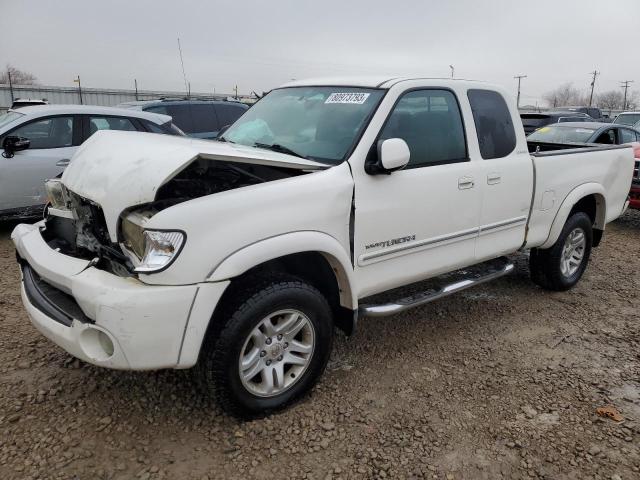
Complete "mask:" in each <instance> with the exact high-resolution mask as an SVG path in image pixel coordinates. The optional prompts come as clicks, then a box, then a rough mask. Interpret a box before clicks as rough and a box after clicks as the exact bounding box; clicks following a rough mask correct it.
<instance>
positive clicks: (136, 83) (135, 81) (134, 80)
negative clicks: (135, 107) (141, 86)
mask: <svg viewBox="0 0 640 480" xmlns="http://www.w3.org/2000/svg"><path fill="white" fill-rule="evenodd" d="M133 83H134V84H135V86H136V101H138V80H137V79H135V78H134V79H133Z"/></svg>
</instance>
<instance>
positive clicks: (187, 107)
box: [120, 99, 249, 139]
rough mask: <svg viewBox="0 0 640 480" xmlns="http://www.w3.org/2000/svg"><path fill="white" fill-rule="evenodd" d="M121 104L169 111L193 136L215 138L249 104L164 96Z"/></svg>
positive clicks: (149, 110)
mask: <svg viewBox="0 0 640 480" xmlns="http://www.w3.org/2000/svg"><path fill="white" fill-rule="evenodd" d="M120 107H125V108H134V109H137V110H143V111H145V112H154V113H161V114H163V115H169V116H170V117H171V118H172V119H173V124H174V125H176V126H178V127H179V128H180V129H181V130H182V131H183V132H184V133H186V134H187V135H188V136H190V137H195V138H206V139H214V138H216V137H217V136H218V132H220V130H222V128H224V127H227V126H229V125H231V124H232V123H233V122H235V121H236V120H237V119H238V118H239V117H240V116H241V115H242V114H243V113H244V112H246V111H247V109H248V108H249V107H248V106H247V105H245V104H243V103H240V102H234V101H229V100H180V99H162V100H148V101H139V102H128V103H123V104H121V105H120Z"/></svg>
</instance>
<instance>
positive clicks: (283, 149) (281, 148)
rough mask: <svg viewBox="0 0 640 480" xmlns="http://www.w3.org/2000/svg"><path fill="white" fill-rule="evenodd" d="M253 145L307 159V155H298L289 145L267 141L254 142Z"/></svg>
mask: <svg viewBox="0 0 640 480" xmlns="http://www.w3.org/2000/svg"><path fill="white" fill-rule="evenodd" d="M253 146H254V147H258V148H264V149H265V150H271V151H273V152H278V153H286V154H287V155H293V156H294V157H299V158H304V159H305V160H306V159H307V157H305V156H304V155H300V154H299V153H298V152H294V151H293V150H291V149H290V148H289V147H285V146H284V145H280V144H278V143H273V144H271V145H270V144H268V143H260V142H256V143H254V144H253Z"/></svg>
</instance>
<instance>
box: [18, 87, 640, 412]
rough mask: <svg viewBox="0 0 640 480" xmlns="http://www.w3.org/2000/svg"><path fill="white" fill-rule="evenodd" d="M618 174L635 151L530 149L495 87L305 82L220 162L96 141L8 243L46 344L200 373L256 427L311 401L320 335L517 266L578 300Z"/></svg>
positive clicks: (512, 109) (615, 196)
mask: <svg viewBox="0 0 640 480" xmlns="http://www.w3.org/2000/svg"><path fill="white" fill-rule="evenodd" d="M632 172H633V153H632V149H631V148H630V147H625V146H610V145H607V146H586V147H582V148H579V147H577V146H576V145H569V144H567V145H564V144H544V143H534V142H532V143H529V144H528V143H527V140H526V138H525V134H524V130H523V128H522V123H521V121H520V117H519V115H518V110H517V108H516V104H515V102H514V100H513V99H512V98H511V96H510V95H508V94H507V92H506V91H505V90H503V89H502V88H500V87H497V86H493V85H490V84H487V83H481V82H474V81H462V80H443V79H423V78H373V79H372V78H356V79H344V78H332V79H321V80H313V81H305V82H302V81H297V82H292V83H289V84H287V85H285V86H283V87H281V88H277V89H274V90H272V91H271V92H270V93H268V94H267V95H266V96H264V97H263V98H262V99H261V100H260V101H259V102H258V103H257V104H255V105H254V106H253V107H252V108H251V109H249V110H248V111H247V112H246V113H245V114H244V115H243V116H242V117H240V119H239V120H237V121H236V122H235V123H234V124H233V125H232V126H231V127H229V128H228V129H227V130H226V131H225V132H224V133H223V134H222V135H221V136H220V138H219V140H218V141H205V140H196V139H189V138H180V137H170V136H162V135H156V134H151V133H133V132H99V133H97V134H96V135H94V136H93V137H92V138H91V139H90V140H89V141H87V142H86V143H85V144H83V145H82V146H81V147H80V149H79V150H78V152H77V153H76V155H75V156H74V158H73V159H72V161H71V164H70V165H69V167H68V168H67V169H66V171H65V172H64V175H63V176H62V178H61V179H54V180H50V181H48V182H47V185H46V187H47V192H48V196H49V200H50V205H49V207H48V209H47V213H46V217H45V219H44V220H42V221H41V222H39V223H36V224H35V225H26V224H22V225H18V226H16V228H15V230H14V231H13V233H12V239H13V242H14V243H15V246H16V249H17V257H18V262H19V264H20V267H21V269H22V300H23V302H24V306H25V308H26V310H27V313H28V315H29V317H30V318H31V321H32V322H33V324H34V325H35V327H36V328H37V329H38V330H39V331H40V332H41V333H42V334H43V335H45V336H46V337H48V338H49V339H50V340H51V341H52V342H54V343H56V344H57V345H59V346H60V347H62V348H63V349H65V350H66V351H67V352H69V353H70V354H71V355H73V356H75V357H77V358H79V359H81V360H83V361H85V362H89V363H91V364H94V365H98V366H102V367H108V368H115V369H124V370H150V369H165V368H175V369H184V368H191V367H195V369H194V372H195V373H196V377H197V379H199V383H201V385H202V387H203V388H204V389H205V390H204V391H205V393H206V394H208V393H212V394H215V395H216V396H217V398H218V401H219V402H220V403H221V405H223V407H224V408H226V409H227V410H228V411H230V412H232V413H233V414H237V415H241V416H252V415H260V414H263V413H264V412H268V411H273V410H276V409H279V408H282V407H284V406H286V405H288V404H290V403H291V402H293V401H294V400H296V399H297V398H299V397H300V396H301V395H303V394H304V393H305V392H307V391H308V390H309V389H310V388H311V387H312V386H313V385H314V383H315V382H316V381H317V380H318V378H319V376H320V375H321V373H322V372H323V370H324V368H325V366H326V364H327V360H328V358H329V354H330V352H331V348H332V339H333V335H334V328H336V327H337V328H340V329H342V330H344V331H345V332H346V333H348V334H350V333H351V332H352V331H353V330H354V327H355V325H356V322H357V321H361V320H363V319H365V318H366V317H374V316H383V315H393V314H396V313H398V312H402V311H405V310H407V309H409V308H412V307H416V306H419V305H424V304H426V303H427V302H431V301H433V300H436V299H438V298H441V297H444V296H446V295H450V294H452V293H455V292H458V291H460V290H463V289H466V288H469V287H472V286H473V285H477V284H480V283H483V282H487V281H489V280H492V279H495V278H498V277H501V276H503V275H505V274H507V273H509V272H510V271H511V270H512V269H513V268H514V266H513V264H512V263H511V261H510V259H511V258H512V257H508V256H507V255H509V254H513V253H515V252H528V254H529V266H530V271H531V277H532V279H533V282H535V283H536V284H537V285H539V286H540V287H542V288H545V289H548V290H556V291H559V290H567V289H569V288H571V287H573V286H574V285H575V284H576V283H577V282H578V281H579V280H580V278H581V277H582V275H583V273H584V271H585V269H586V268H587V263H588V260H589V256H590V254H591V249H592V247H596V246H598V244H599V243H600V241H601V240H602V237H603V233H604V230H605V226H606V224H607V223H608V222H611V221H612V220H614V219H616V218H617V217H619V216H620V215H621V214H622V213H623V212H624V211H625V209H626V208H627V205H628V193H629V185H630V184H631V177H632ZM445 274H446V275H445ZM425 279H432V280H433V282H435V285H436V286H434V287H430V288H426V287H425V289H424V290H423V291H420V292H419V293H417V294H416V293H413V294H412V295H410V296H407V294H406V293H405V294H397V293H395V292H397V291H402V290H403V289H400V288H399V287H403V286H407V285H411V286H412V288H411V289H410V290H412V291H413V292H415V286H416V285H413V284H418V285H423V284H424V282H422V281H423V280H425ZM440 279H447V280H442V281H440ZM418 282H421V283H418ZM427 283H429V282H427ZM430 284H431V283H430ZM406 290H407V289H405V292H406ZM383 292H386V294H385V295H383V297H384V298H385V299H386V300H384V301H382V300H378V301H376V298H380V297H381V296H380V295H377V297H376V294H380V293H383Z"/></svg>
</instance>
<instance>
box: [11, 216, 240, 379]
mask: <svg viewBox="0 0 640 480" xmlns="http://www.w3.org/2000/svg"><path fill="white" fill-rule="evenodd" d="M45 232H46V227H45V225H44V222H40V223H38V224H36V225H26V224H23V225H18V226H17V227H16V228H15V229H14V231H13V233H12V235H11V237H12V240H13V242H14V244H15V246H16V250H17V255H18V261H19V263H20V267H21V270H22V285H21V294H22V301H23V304H24V306H25V309H26V311H27V313H28V315H29V317H30V319H31V322H32V323H33V325H34V326H35V327H36V328H37V329H38V330H39V331H40V332H41V333H42V334H43V335H44V336H46V337H47V338H49V339H50V340H51V341H53V342H54V343H56V344H57V345H59V346H60V347H62V348H63V349H64V350H66V351H67V352H68V353H70V354H71V355H73V356H75V357H77V358H80V359H81V360H84V361H86V362H89V363H92V364H95V365H99V366H103V367H108V368H115V369H134V370H149V369H159V368H186V367H190V366H193V365H194V364H195V361H196V360H197V357H194V355H192V354H191V352H190V351H185V352H184V354H183V353H182V349H183V343H184V341H185V332H186V331H187V330H188V327H189V325H199V324H201V323H203V322H205V325H206V321H207V320H208V318H209V316H210V315H211V312H212V311H213V308H214V307H215V304H216V302H217V301H218V299H219V298H220V296H221V295H222V292H223V291H224V289H225V288H226V286H227V282H218V283H208V284H194V285H180V286H150V285H146V284H144V283H142V282H141V281H139V280H137V279H136V278H133V277H121V276H118V275H114V274H113V273H110V272H107V271H104V270H101V269H98V268H96V267H95V266H93V265H92V262H91V261H90V260H87V259H86V258H85V259H83V258H77V257H73V256H69V255H66V254H64V253H61V252H60V251H59V250H56V249H54V248H52V247H51V246H50V245H49V244H48V243H47V241H46V240H45V238H44V237H45ZM198 347H199V345H198ZM196 351H197V349H196Z"/></svg>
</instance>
